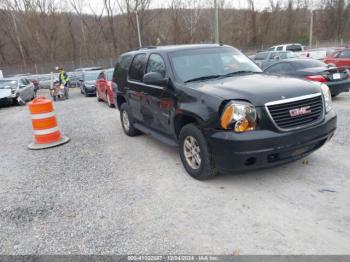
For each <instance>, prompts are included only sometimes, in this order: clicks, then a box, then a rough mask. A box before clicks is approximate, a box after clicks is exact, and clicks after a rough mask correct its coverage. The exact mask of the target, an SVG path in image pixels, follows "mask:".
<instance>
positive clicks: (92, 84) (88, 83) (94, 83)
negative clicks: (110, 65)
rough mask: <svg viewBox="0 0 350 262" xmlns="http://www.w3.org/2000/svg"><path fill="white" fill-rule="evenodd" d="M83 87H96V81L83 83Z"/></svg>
mask: <svg viewBox="0 0 350 262" xmlns="http://www.w3.org/2000/svg"><path fill="white" fill-rule="evenodd" d="M85 85H87V86H96V80H90V81H85Z"/></svg>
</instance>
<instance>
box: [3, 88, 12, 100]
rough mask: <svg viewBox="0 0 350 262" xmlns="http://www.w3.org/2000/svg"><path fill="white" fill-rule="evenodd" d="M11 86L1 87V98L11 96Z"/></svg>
mask: <svg viewBox="0 0 350 262" xmlns="http://www.w3.org/2000/svg"><path fill="white" fill-rule="evenodd" d="M11 91H12V89H11V88H0V99H2V98H5V97H9V96H11Z"/></svg>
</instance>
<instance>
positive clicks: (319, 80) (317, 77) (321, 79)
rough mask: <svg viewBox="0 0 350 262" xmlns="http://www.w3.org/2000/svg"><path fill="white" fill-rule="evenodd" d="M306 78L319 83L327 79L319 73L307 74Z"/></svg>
mask: <svg viewBox="0 0 350 262" xmlns="http://www.w3.org/2000/svg"><path fill="white" fill-rule="evenodd" d="M306 79H308V80H311V81H316V82H320V83H325V82H327V79H326V78H324V77H323V76H321V75H316V76H307V77H306Z"/></svg>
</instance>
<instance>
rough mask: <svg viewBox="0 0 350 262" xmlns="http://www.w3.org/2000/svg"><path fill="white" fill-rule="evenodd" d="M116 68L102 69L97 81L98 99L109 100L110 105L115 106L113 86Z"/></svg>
mask: <svg viewBox="0 0 350 262" xmlns="http://www.w3.org/2000/svg"><path fill="white" fill-rule="evenodd" d="M113 72H114V68H111V69H108V70H105V71H102V72H101V73H100V75H99V76H98V78H97V81H96V96H97V101H99V102H101V101H105V102H107V104H108V106H109V107H114V106H115V95H114V92H113V87H112V80H113Z"/></svg>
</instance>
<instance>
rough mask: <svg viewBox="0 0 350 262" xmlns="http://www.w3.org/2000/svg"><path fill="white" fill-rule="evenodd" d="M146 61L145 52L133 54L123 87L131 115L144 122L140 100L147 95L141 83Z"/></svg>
mask: <svg viewBox="0 0 350 262" xmlns="http://www.w3.org/2000/svg"><path fill="white" fill-rule="evenodd" d="M146 62H147V55H146V54H144V53H140V54H137V55H135V56H134V58H133V60H132V62H131V65H130V69H129V73H128V79H127V85H126V86H125V87H124V90H125V92H126V95H127V97H128V100H129V106H130V110H131V113H132V116H133V118H134V119H135V120H136V121H139V122H144V119H143V114H142V112H141V110H142V107H141V105H142V100H144V99H145V96H146V95H147V94H146V88H145V86H144V85H143V83H142V78H143V75H144V73H145V69H146Z"/></svg>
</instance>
